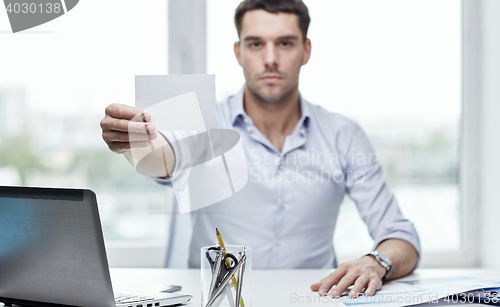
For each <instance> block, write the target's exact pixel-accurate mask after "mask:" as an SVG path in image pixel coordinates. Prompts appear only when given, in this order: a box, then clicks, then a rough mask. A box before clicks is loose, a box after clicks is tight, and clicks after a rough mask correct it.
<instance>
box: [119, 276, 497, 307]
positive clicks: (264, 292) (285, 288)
mask: <svg viewBox="0 0 500 307" xmlns="http://www.w3.org/2000/svg"><path fill="white" fill-rule="evenodd" d="M330 272H331V270H253V272H252V306H253V307H260V306H280V307H282V306H300V305H308V306H312V305H311V304H300V303H297V302H295V303H294V302H293V301H292V297H293V296H295V297H298V296H311V297H314V296H317V295H318V294H317V293H316V292H313V291H311V290H310V288H309V286H310V285H311V284H313V283H315V282H317V281H319V280H320V279H321V278H323V277H325V276H327V275H328V274H329V273H330ZM443 276H477V277H498V278H500V270H496V271H494V270H483V269H419V270H417V271H415V272H414V273H413V274H411V275H410V276H408V277H406V278H414V277H421V278H424V277H426V278H428V277H443ZM111 278H112V280H113V286H114V288H115V290H118V289H120V290H127V289H133V288H134V287H137V286H139V287H144V286H145V285H148V284H177V285H181V286H182V287H183V292H185V293H189V294H192V295H193V300H192V302H191V303H189V304H188V305H187V306H196V307H198V306H200V299H201V297H200V271H199V270H197V269H112V270H111ZM459 304H460V303H459ZM323 305H330V306H334V304H331V303H325V304H323ZM425 305H428V306H448V305H452V304H448V303H445V302H443V303H433V304H425ZM478 305H479V304H478ZM482 306H486V305H482Z"/></svg>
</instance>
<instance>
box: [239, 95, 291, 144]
mask: <svg viewBox="0 0 500 307" xmlns="http://www.w3.org/2000/svg"><path fill="white" fill-rule="evenodd" d="M243 101H244V108H245V112H246V113H247V114H248V116H250V118H251V119H252V120H253V123H254V124H255V126H256V127H257V128H258V129H259V130H260V131H261V132H262V134H264V135H265V136H266V137H267V138H268V139H269V140H270V141H271V143H273V145H274V146H275V147H276V149H278V151H280V152H281V151H282V149H283V144H284V142H285V138H286V137H287V136H288V135H290V134H292V132H293V129H294V128H295V126H296V125H297V122H298V121H299V119H300V116H301V114H300V112H301V110H300V98H299V90H298V88H296V89H294V90H293V91H292V92H291V93H290V94H289V95H287V96H286V97H284V99H283V100H282V101H280V102H277V103H273V104H270V103H266V102H264V101H262V100H261V99H259V98H258V97H257V96H255V95H254V94H253V93H252V92H251V91H250V90H249V89H248V87H247V86H245V95H244V99H243Z"/></svg>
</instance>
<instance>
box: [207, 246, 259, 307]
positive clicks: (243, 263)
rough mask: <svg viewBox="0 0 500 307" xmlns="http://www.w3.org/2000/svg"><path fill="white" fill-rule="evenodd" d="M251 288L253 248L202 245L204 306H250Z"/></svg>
mask: <svg viewBox="0 0 500 307" xmlns="http://www.w3.org/2000/svg"><path fill="white" fill-rule="evenodd" d="M251 290H252V250H251V248H250V247H248V246H241V245H226V250H223V249H222V248H221V247H220V246H219V245H213V246H205V247H202V248H201V307H251V306H252V300H251V299H252V297H251Z"/></svg>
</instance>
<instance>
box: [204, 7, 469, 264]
mask: <svg viewBox="0 0 500 307" xmlns="http://www.w3.org/2000/svg"><path fill="white" fill-rule="evenodd" d="M239 2H240V1H239V0H208V2H207V3H208V6H207V16H208V21H207V22H208V30H207V35H208V37H207V41H208V73H215V74H216V83H217V91H216V92H217V95H218V96H217V98H218V99H219V100H222V99H225V98H226V97H228V96H229V95H231V94H234V93H236V92H237V91H238V90H239V89H240V88H241V86H242V85H243V83H244V77H243V73H242V70H241V67H239V65H238V63H237V61H236V59H235V57H234V54H233V43H234V42H235V41H237V40H238V38H237V33H236V30H235V28H234V24H233V16H234V10H235V9H236V7H237V5H238V4H239ZM304 3H305V4H306V5H307V6H308V8H309V13H310V15H311V19H312V22H311V25H310V29H309V38H310V39H311V41H312V55H311V59H310V61H309V63H308V64H307V65H305V66H304V67H303V68H302V72H301V79H300V85H299V89H300V91H301V93H302V95H303V96H304V98H306V99H307V100H309V101H310V102H312V103H314V104H318V105H321V106H323V107H324V108H326V109H328V110H329V111H332V112H339V113H341V114H344V115H346V116H348V117H350V118H352V119H354V120H356V121H357V122H358V123H359V124H360V125H361V126H362V127H363V129H364V130H365V131H366V132H367V134H368V135H369V137H370V140H371V141H372V144H373V145H374V147H375V149H376V151H377V154H378V157H379V160H380V161H381V163H382V167H383V169H384V171H385V172H386V174H387V183H388V185H389V188H390V189H391V190H392V191H393V192H394V193H395V195H396V197H397V199H398V201H399V204H400V208H401V210H402V212H403V214H404V215H405V216H406V217H408V218H409V219H410V220H412V221H413V222H414V224H415V227H416V228H417V231H418V232H419V235H420V240H421V244H422V250H423V252H424V253H432V252H448V251H457V250H458V249H459V248H460V247H461V246H462V237H461V233H462V225H461V221H462V219H463V217H462V216H461V206H460V189H459V170H458V164H459V142H460V134H459V132H460V130H459V129H460V124H461V107H462V105H461V99H462V97H461V92H462V87H461V82H462V81H461V80H462V66H461V61H462V58H461V40H462V37H461V31H462V28H461V13H462V12H461V2H460V1H454V0H445V1H432V0H424V1H396V0H384V1H376V2H372V1H359V0H353V1H338V0H335V1H333V0H332V1H321V2H319V1H313V0H304ZM334 243H335V248H336V253H337V256H338V257H339V261H344V260H348V259H352V258H355V257H358V256H359V255H362V254H363V253H366V252H367V251H368V250H369V249H370V248H371V245H372V244H373V243H372V240H371V238H370V237H369V234H368V231H367V229H366V226H365V225H364V223H363V222H362V220H361V219H360V218H359V214H358V213H357V210H356V207H355V205H354V204H353V203H352V201H350V200H349V199H348V198H347V197H346V198H345V201H344V203H343V204H342V206H341V210H340V214H339V218H338V221H337V226H336V230H335V238H334Z"/></svg>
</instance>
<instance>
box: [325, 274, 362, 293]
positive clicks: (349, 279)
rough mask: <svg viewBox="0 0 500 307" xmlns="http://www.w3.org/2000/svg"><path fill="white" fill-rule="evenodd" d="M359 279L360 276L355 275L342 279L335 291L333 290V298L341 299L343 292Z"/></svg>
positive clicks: (348, 275)
mask: <svg viewBox="0 0 500 307" xmlns="http://www.w3.org/2000/svg"><path fill="white" fill-rule="evenodd" d="M358 277H359V275H355V274H352V273H349V274H347V275H345V276H344V277H342V279H341V280H340V281H339V283H338V284H337V286H336V287H335V289H333V291H332V297H339V296H340V295H341V294H342V292H344V291H345V290H346V289H347V287H349V286H350V285H352V284H353V283H354V281H356V279H357V278H358Z"/></svg>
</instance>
